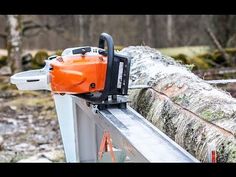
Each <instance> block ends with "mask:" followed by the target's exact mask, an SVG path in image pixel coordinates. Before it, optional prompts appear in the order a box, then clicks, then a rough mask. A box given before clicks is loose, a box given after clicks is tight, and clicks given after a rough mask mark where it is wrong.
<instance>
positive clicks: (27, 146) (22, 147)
mask: <svg viewBox="0 0 236 177" xmlns="http://www.w3.org/2000/svg"><path fill="white" fill-rule="evenodd" d="M35 149H36V147H35V146H33V145H31V144H27V143H21V144H18V145H16V146H15V147H14V151H16V152H21V151H33V150H35Z"/></svg>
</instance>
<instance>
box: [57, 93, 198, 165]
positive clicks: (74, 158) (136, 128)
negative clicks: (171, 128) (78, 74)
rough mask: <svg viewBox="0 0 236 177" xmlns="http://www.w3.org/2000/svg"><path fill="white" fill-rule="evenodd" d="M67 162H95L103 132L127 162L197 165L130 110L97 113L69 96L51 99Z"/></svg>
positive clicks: (178, 147) (187, 154)
mask: <svg viewBox="0 0 236 177" xmlns="http://www.w3.org/2000/svg"><path fill="white" fill-rule="evenodd" d="M54 98H55V104H56V110H57V115H58V120H59V125H60V130H61V134H62V140H63V145H64V149H65V154H66V159H67V162H97V161H98V160H97V159H98V151H99V146H100V143H101V138H102V134H103V132H104V131H109V132H110V134H111V138H112V143H113V145H114V146H115V148H118V149H121V150H122V151H124V152H125V154H126V155H127V157H128V159H129V161H131V162H199V161H198V160H197V159H195V158H194V157H193V156H192V155H191V154H189V153H188V152H187V151H185V150H184V149H183V148H182V147H180V146H179V145H178V144H177V143H175V142H174V141H173V140H171V139H170V138H169V137H168V136H167V135H165V134H164V133H163V132H161V131H160V130H159V129H158V128H157V127H155V126H154V125H152V124H151V123H150V122H149V121H147V120H146V119H145V118H143V117H142V116H141V115H140V114H138V113H137V112H136V111H135V110H133V109H132V108H131V107H129V106H128V107H127V109H118V108H111V109H105V110H97V109H95V108H94V106H93V105H92V106H90V107H89V106H88V105H87V104H86V102H85V100H83V99H81V98H78V97H76V96H71V95H64V96H62V95H54Z"/></svg>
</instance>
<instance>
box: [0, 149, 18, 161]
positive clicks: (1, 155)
mask: <svg viewBox="0 0 236 177" xmlns="http://www.w3.org/2000/svg"><path fill="white" fill-rule="evenodd" d="M15 156H16V154H15V152H13V151H1V152H0V162H11V161H12V159H14V157H15Z"/></svg>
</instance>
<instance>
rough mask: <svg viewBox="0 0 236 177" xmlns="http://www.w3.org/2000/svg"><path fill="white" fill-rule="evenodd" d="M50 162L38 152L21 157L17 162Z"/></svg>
mask: <svg viewBox="0 0 236 177" xmlns="http://www.w3.org/2000/svg"><path fill="white" fill-rule="evenodd" d="M29 162H30V163H52V161H50V160H48V159H47V158H44V157H42V156H41V155H40V154H38V155H35V156H31V157H29V158H27V159H21V160H19V161H18V163H29Z"/></svg>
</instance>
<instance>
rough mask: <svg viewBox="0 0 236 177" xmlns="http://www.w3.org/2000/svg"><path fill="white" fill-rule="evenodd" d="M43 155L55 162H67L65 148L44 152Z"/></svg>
mask: <svg viewBox="0 0 236 177" xmlns="http://www.w3.org/2000/svg"><path fill="white" fill-rule="evenodd" d="M42 156H43V157H46V158H47V159H49V160H51V161H53V162H65V153H64V151H63V150H53V151H50V152H45V153H43V154H42Z"/></svg>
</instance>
